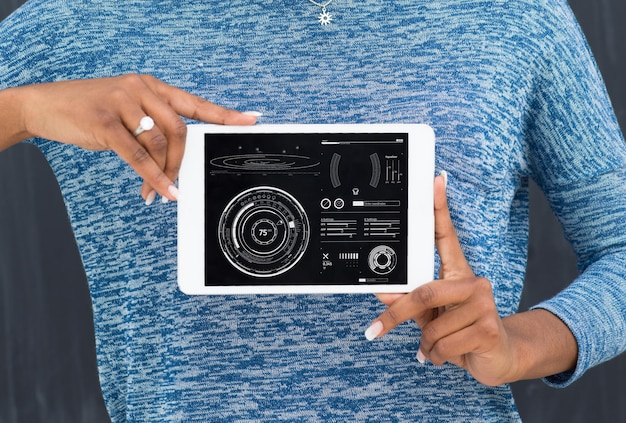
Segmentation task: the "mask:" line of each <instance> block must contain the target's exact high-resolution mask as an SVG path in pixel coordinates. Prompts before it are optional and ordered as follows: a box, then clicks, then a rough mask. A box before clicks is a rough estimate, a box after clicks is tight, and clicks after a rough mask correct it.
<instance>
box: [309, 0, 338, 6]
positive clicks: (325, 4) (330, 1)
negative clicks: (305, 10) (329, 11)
mask: <svg viewBox="0 0 626 423" xmlns="http://www.w3.org/2000/svg"><path fill="white" fill-rule="evenodd" d="M309 1H310V2H311V3H313V4H314V5H316V6H317V7H322V8H324V7H326V6H328V5H329V4H331V3H332V2H333V0H328V1H327V2H326V3H318V2H316V1H314V0H309Z"/></svg>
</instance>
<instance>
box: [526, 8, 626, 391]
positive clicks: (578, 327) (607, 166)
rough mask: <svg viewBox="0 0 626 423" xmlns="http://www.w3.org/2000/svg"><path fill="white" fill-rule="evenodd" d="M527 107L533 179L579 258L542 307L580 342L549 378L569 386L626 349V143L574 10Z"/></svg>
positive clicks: (559, 27) (555, 37) (559, 30)
mask: <svg viewBox="0 0 626 423" xmlns="http://www.w3.org/2000/svg"><path fill="white" fill-rule="evenodd" d="M561 6H562V7H560V8H558V10H561V11H562V14H563V16H560V17H559V16H556V13H558V12H555V16H554V19H555V22H559V21H560V22H565V24H563V23H555V28H556V29H555V30H554V32H552V33H550V37H551V38H552V40H551V41H552V42H551V43H550V45H551V47H550V48H551V49H552V50H551V51H549V52H547V53H546V59H545V66H544V70H543V74H542V75H541V76H540V77H538V78H537V82H536V83H537V85H536V89H535V95H534V96H533V100H532V104H531V105H530V107H529V110H531V112H530V113H529V116H528V134H529V139H528V157H529V162H530V166H531V176H532V177H533V178H534V179H535V180H536V181H537V183H538V184H539V186H540V187H541V188H542V189H543V191H544V193H545V194H546V197H547V199H548V201H549V202H550V204H551V206H552V209H553V211H554V213H555V214H556V216H557V217H558V218H559V221H560V222H561V225H562V227H563V230H564V233H565V236H566V238H567V239H568V241H569V242H570V243H571V244H572V246H573V248H574V251H575V252H576V255H577V258H578V267H579V270H580V271H581V275H580V276H579V277H578V278H577V279H576V280H574V281H573V282H572V283H571V284H570V285H569V286H568V287H567V288H565V289H564V290H563V291H562V292H560V293H559V294H557V295H556V296H555V297H553V298H551V299H549V300H547V301H544V302H542V303H540V304H538V305H537V306H535V308H543V309H546V310H548V311H550V312H552V313H553V314H555V315H556V316H557V317H559V318H560V319H561V320H562V321H563V322H564V323H565V324H566V325H567V326H568V327H569V329H570V330H571V331H572V333H573V334H574V336H575V338H576V341H577V343H578V362H577V366H576V368H575V369H574V370H573V371H571V372H567V373H562V374H559V375H554V376H551V377H548V378H545V379H544V381H545V382H546V383H548V384H549V385H551V386H555V387H565V386H567V385H569V384H571V383H572V382H573V381H575V380H577V379H578V378H580V377H581V376H582V375H583V373H584V372H585V371H586V370H587V369H589V368H590V367H592V366H595V365H597V364H599V363H602V362H603V361H606V360H608V359H610V358H612V357H615V356H616V355H618V354H620V353H621V352H623V351H624V350H626V336H624V334H626V276H625V275H626V144H625V143H624V139H623V136H622V134H621V132H620V129H619V126H618V123H617V120H616V118H615V115H614V112H613V109H612V106H611V103H610V100H609V97H608V94H607V92H606V89H605V87H604V83H603V81H602V78H601V76H600V73H599V71H598V69H597V66H596V64H595V61H594V59H593V57H592V55H591V53H590V51H589V48H588V46H587V43H586V40H585V39H584V36H583V35H582V33H581V31H580V28H579V27H578V24H577V23H576V21H575V18H574V17H573V15H572V14H571V10H570V9H569V7H566V6H564V5H561Z"/></svg>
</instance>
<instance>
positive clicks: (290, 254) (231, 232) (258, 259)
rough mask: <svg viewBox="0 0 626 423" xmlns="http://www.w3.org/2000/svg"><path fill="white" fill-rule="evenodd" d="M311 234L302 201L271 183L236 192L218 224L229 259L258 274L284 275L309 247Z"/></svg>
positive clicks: (265, 275)
mask: <svg viewBox="0 0 626 423" xmlns="http://www.w3.org/2000/svg"><path fill="white" fill-rule="evenodd" d="M309 234H310V228H309V220H308V218H307V215H306V212H305V211H304V208H303V207H302V205H301V204H300V203H299V202H298V201H297V200H296V199H295V198H294V197H293V196H292V195H290V194H289V193H287V192H286V191H283V190H281V189H279V188H275V187H268V186H261V187H254V188H250V189H247V190H245V191H243V192H241V193H239V194H238V195H236V196H235V197H234V198H233V199H232V200H230V202H229V203H228V204H227V205H226V207H225V208H224V211H223V212H222V215H221V217H220V221H219V224H218V239H219V243H220V247H221V248H222V251H223V252H224V255H225V256H226V259H227V260H228V261H229V262H230V263H231V264H232V265H233V266H234V267H235V268H236V269H238V270H239V271H241V272H243V273H245V274H247V275H250V276H254V277H258V278H262V277H271V276H276V275H280V274H281V273H284V272H286V271H288V270H289V269H291V268H292V267H293V266H295V265H296V263H298V261H299V260H300V259H301V258H302V256H303V255H304V252H305V251H306V248H307V246H308V243H309Z"/></svg>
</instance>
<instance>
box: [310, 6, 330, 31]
mask: <svg viewBox="0 0 626 423" xmlns="http://www.w3.org/2000/svg"><path fill="white" fill-rule="evenodd" d="M332 1H333V0H328V1H327V2H325V3H318V2H316V1H314V0H309V2H311V3H313V4H314V5H316V6H317V7H321V8H322V12H321V13H320V14H319V16H318V17H317V20H318V21H319V23H320V24H321V25H328V24H329V23H330V21H332V20H333V15H331V14H330V13H328V12H327V11H326V6H328V5H329V4H331V3H332Z"/></svg>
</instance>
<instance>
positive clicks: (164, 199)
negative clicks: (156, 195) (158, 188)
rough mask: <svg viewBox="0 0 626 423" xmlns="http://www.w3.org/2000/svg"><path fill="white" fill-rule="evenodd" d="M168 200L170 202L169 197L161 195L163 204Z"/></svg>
mask: <svg viewBox="0 0 626 423" xmlns="http://www.w3.org/2000/svg"><path fill="white" fill-rule="evenodd" d="M169 202H170V200H169V198H167V197H161V203H163V204H167V203H169Z"/></svg>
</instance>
